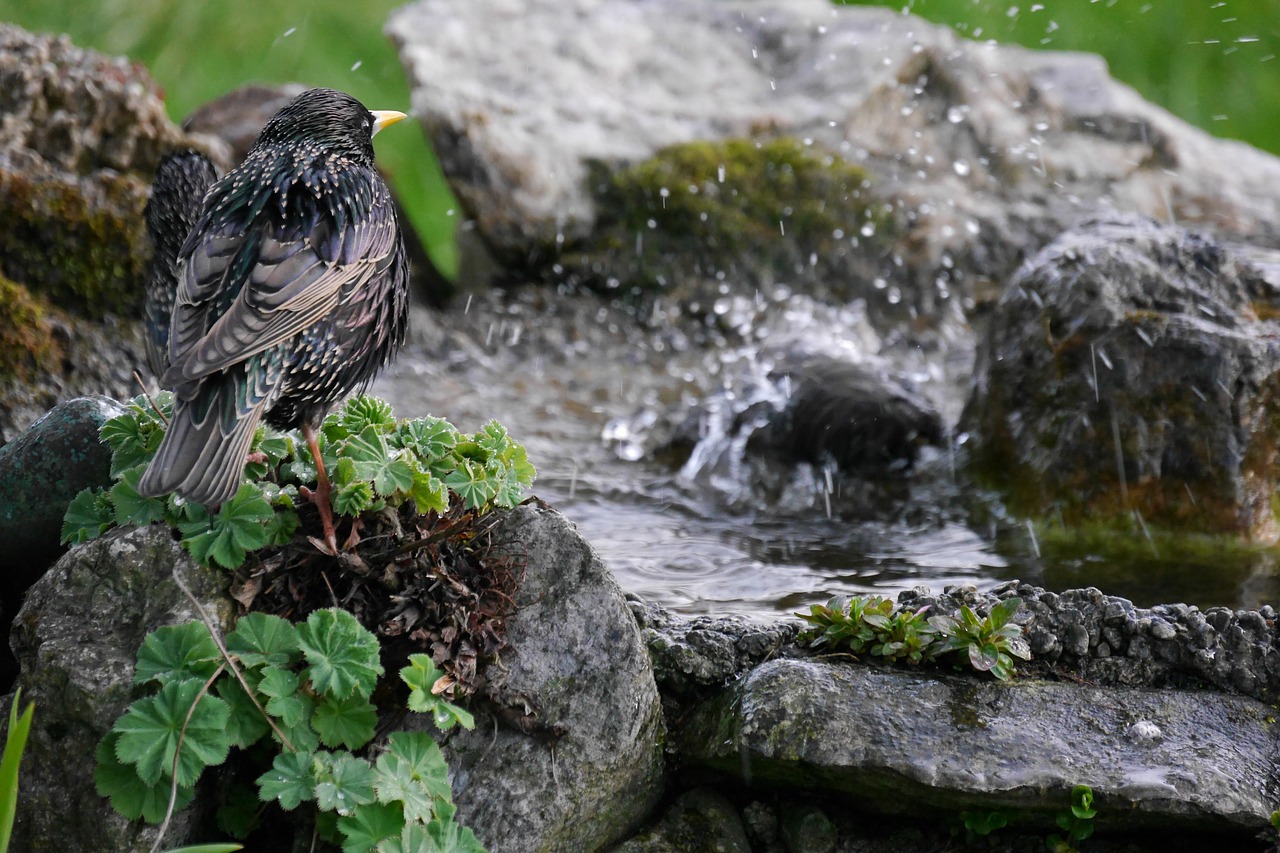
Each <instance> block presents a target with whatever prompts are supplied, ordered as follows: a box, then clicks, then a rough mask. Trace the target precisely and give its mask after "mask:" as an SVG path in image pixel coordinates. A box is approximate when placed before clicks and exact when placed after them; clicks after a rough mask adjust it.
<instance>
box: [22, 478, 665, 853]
mask: <svg viewBox="0 0 1280 853" xmlns="http://www.w3.org/2000/svg"><path fill="white" fill-rule="evenodd" d="M493 535H494V537H495V539H496V541H497V543H498V547H499V548H502V549H504V550H506V551H508V552H509V553H511V554H512V555H513V556H515V557H517V558H519V559H521V560H524V561H525V563H526V567H525V577H524V582H523V585H522V587H521V589H520V592H519V606H520V609H519V611H518V612H517V613H516V614H515V615H514V616H513V617H511V618H510V619H509V620H508V626H507V627H508V639H509V640H510V642H511V644H512V646H513V647H514V649H515V653H514V654H513V655H511V656H509V657H508V658H505V659H504V660H503V661H502V662H501V663H500V664H498V665H492V666H489V667H488V669H487V670H486V672H485V675H486V680H487V684H488V686H487V694H488V696H489V698H490V699H492V700H493V701H492V703H490V704H487V705H481V706H478V707H477V719H478V721H479V723H478V725H477V727H476V729H474V730H472V731H469V732H455V733H454V734H452V735H451V736H450V737H449V738H448V739H447V742H446V743H444V744H443V746H444V749H445V753H446V756H447V758H448V761H449V766H450V770H451V775H452V781H453V789H454V794H455V801H456V802H457V804H458V807H459V819H460V820H461V821H463V822H464V823H465V824H466V825H467V826H470V827H471V828H472V829H473V830H474V831H475V832H476V833H477V835H478V836H479V837H480V839H481V840H482V841H483V842H484V843H485V844H486V845H487V846H488V847H489V849H491V850H494V851H505V850H529V851H535V850H545V851H554V850H596V849H601V848H604V847H607V846H609V845H610V844H612V843H614V842H616V841H618V840H620V839H621V838H623V837H624V836H625V835H626V833H627V832H628V831H630V830H631V829H632V828H633V827H634V826H635V825H636V824H637V823H639V822H640V821H641V820H643V819H644V818H645V817H646V816H647V815H648V813H649V811H650V810H651V809H652V808H653V806H654V805H655V803H656V801H657V799H658V797H659V796H661V794H662V790H663V784H664V783H663V779H664V773H665V766H664V760H663V752H662V740H663V737H664V735H665V727H664V722H663V717H662V711H661V705H660V702H659V697H658V689H657V686H656V684H655V682H654V677H653V670H652V668H651V666H650V664H649V657H648V655H647V653H646V651H645V647H644V644H643V643H642V641H641V637H640V629H639V627H638V626H637V624H636V622H635V619H634V618H633V617H632V615H631V612H630V611H629V609H628V606H627V603H626V601H625V599H624V598H623V596H622V593H621V592H620V591H619V589H618V587H617V585H616V583H615V582H614V580H613V578H612V576H611V575H610V574H609V573H608V570H607V569H605V567H604V565H603V564H602V563H601V562H600V560H599V558H598V557H597V556H596V555H595V552H594V551H593V550H592V549H591V546H590V545H588V544H587V543H586V541H585V540H583V539H582V537H581V536H579V535H578V533H577V532H576V530H574V528H573V526H572V525H571V524H569V522H567V521H566V520H565V519H564V517H563V516H561V515H560V514H559V513H557V512H555V511H554V510H552V509H550V508H548V507H545V506H542V505H535V504H529V505H525V506H522V507H520V508H518V509H516V510H514V511H512V512H510V513H509V514H508V515H507V516H506V517H505V518H504V519H502V520H501V521H500V522H499V524H498V526H497V528H496V529H495V530H494V532H493ZM175 576H176V577H180V578H181V579H182V580H183V582H184V583H186V584H187V586H189V587H190V588H191V589H192V591H193V592H194V593H195V595H196V596H197V598H198V599H199V600H201V601H202V603H203V604H204V606H205V608H206V609H207V610H209V612H210V613H212V614H214V616H215V618H217V619H218V621H219V623H220V626H221V627H222V629H223V630H224V631H225V630H229V628H230V627H231V625H232V623H233V614H234V612H236V605H235V604H234V602H232V601H231V599H230V598H229V596H228V595H227V593H226V586H227V578H226V575H225V573H224V572H222V571H220V570H217V569H201V568H199V567H198V566H196V565H195V564H194V563H193V562H192V561H191V559H190V557H189V555H187V554H186V553H185V552H184V551H183V550H182V548H181V547H180V546H179V545H178V543H176V542H175V541H174V539H173V536H172V534H171V531H169V530H168V529H166V528H164V527H162V526H159V525H153V526H150V527H147V528H127V529H124V530H117V531H112V532H111V533H109V534H108V535H107V536H105V537H103V538H101V539H97V540H94V541H92V542H89V543H86V544H84V545H82V546H78V547H76V548H74V549H72V550H71V551H70V552H68V554H67V555H66V556H65V557H63V559H62V560H60V561H59V562H58V564H57V565H56V566H55V567H54V568H53V569H52V570H51V571H49V572H48V573H47V574H46V575H45V576H44V577H43V578H42V579H41V580H40V581H39V582H38V583H36V584H35V586H33V587H32V588H31V591H30V592H29V594H28V596H27V601H26V604H25V605H24V606H23V609H22V611H21V612H20V614H19V616H18V619H17V622H16V624H15V626H14V631H13V638H12V645H13V649H14V652H15V654H16V656H17V658H18V663H19V665H20V667H21V675H20V677H19V680H18V686H19V687H21V688H22V690H23V698H24V702H25V700H27V699H30V700H33V701H34V702H35V703H36V715H35V722H34V726H33V729H32V735H31V741H30V743H29V745H28V747H27V759H26V762H25V763H24V768H25V770H24V777H23V796H22V797H21V798H20V809H21V811H20V816H19V829H18V833H19V835H18V838H19V839H20V840H21V843H22V844H23V845H25V846H22V847H20V849H23V850H33V851H34V850H57V851H60V852H61V851H65V853H77V851H90V850H92V851H97V850H104V849H105V850H131V849H136V848H138V847H140V846H141V847H145V846H147V845H149V844H150V839H152V838H154V828H144V827H142V826H141V825H138V824H132V823H130V822H128V821H126V820H125V819H124V818H122V817H120V816H119V815H117V814H116V813H115V812H114V811H112V810H111V808H110V806H109V804H108V803H107V801H106V800H103V799H102V798H100V797H98V795H97V793H96V791H95V789H94V782H93V769H94V764H95V762H94V750H95V749H96V747H97V744H98V742H99V740H101V738H102V736H103V735H104V734H105V733H106V732H107V731H108V730H109V729H110V728H111V726H112V724H113V723H114V722H115V720H116V718H117V717H119V715H120V714H121V713H122V712H123V710H124V708H125V707H126V706H127V705H128V704H129V702H130V700H131V699H132V698H133V696H132V688H133V668H134V659H135V656H136V654H137V650H138V647H139V646H140V645H141V643H142V640H143V638H144V637H145V636H146V634H147V633H149V632H150V631H152V630H154V629H155V628H157V627H160V626H161V625H168V624H175V623H179V622H185V621H189V620H191V619H193V618H197V614H196V612H195V609H194V607H193V606H192V605H191V603H190V602H189V601H188V599H187V598H186V597H185V596H184V595H183V594H182V593H181V591H180V589H179V587H178V585H177V584H176V582H175V580H174V577H175ZM513 722H514V723H515V725H513ZM415 723H416V724H418V725H419V726H422V727H427V728H429V727H430V725H431V723H430V721H429V720H427V719H420V718H418V717H417V715H413V717H412V718H411V719H410V720H409V721H407V723H406V725H404V726H403V727H404V728H412V727H413V725H414V724H415ZM525 723H530V725H526V726H525V727H524V728H525V730H520V729H519V728H518V726H519V725H521V724H525ZM432 731H434V730H433V729H432ZM207 793H208V792H207V791H206V792H204V794H202V795H201V796H198V797H197V799H196V801H195V803H194V804H193V805H192V806H191V807H190V809H189V812H188V813H183V814H182V815H181V816H180V819H179V820H178V822H177V823H176V824H175V825H174V826H173V827H172V828H171V829H170V832H169V835H168V836H166V843H168V844H177V843H178V842H181V841H183V840H185V839H187V833H188V831H198V832H201V833H207V832H208V831H209V830H208V827H209V826H210V825H211V824H210V823H209V822H208V812H209V803H210V801H209V800H208V799H207V798H206V797H205V794H207ZM68 802H74V803H77V804H78V811H77V820H76V821H72V822H68V821H66V820H65V819H64V813H65V804H66V803H68ZM192 814H198V815H201V818H200V819H199V820H196V818H194V817H192Z"/></svg>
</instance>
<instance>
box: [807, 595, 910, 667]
mask: <svg viewBox="0 0 1280 853" xmlns="http://www.w3.org/2000/svg"><path fill="white" fill-rule="evenodd" d="M796 615H797V616H799V617H800V618H801V619H803V620H805V621H806V622H808V623H809V624H810V625H811V626H812V627H811V628H808V629H806V630H805V632H804V633H803V634H802V635H801V639H802V640H806V641H808V642H809V643H810V644H811V645H812V646H813V647H814V648H822V647H824V646H825V647H829V648H831V649H837V650H843V651H849V652H852V653H853V654H855V655H860V654H870V653H871V651H872V648H873V647H874V646H876V645H879V646H881V647H882V648H881V651H882V652H883V651H885V650H886V649H885V648H884V646H885V644H886V641H887V639H888V633H889V624H890V620H891V619H892V617H893V615H894V604H893V601H892V600H890V599H888V598H885V597H883V596H879V595H869V596H860V595H855V596H851V597H846V596H837V597H835V598H833V599H831V600H830V601H828V602H827V603H826V604H815V605H813V606H812V607H810V608H809V612H808V613H797V614H796ZM925 627H928V626H927V625H926V626H925ZM881 656H882V657H886V658H890V657H891V656H890V655H885V654H882V655H881Z"/></svg>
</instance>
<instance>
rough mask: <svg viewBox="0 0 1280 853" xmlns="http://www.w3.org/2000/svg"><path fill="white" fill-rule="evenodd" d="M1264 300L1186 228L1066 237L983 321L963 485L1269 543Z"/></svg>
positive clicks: (1021, 506) (1270, 363) (1272, 535)
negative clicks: (973, 480) (970, 480)
mask: <svg viewBox="0 0 1280 853" xmlns="http://www.w3.org/2000/svg"><path fill="white" fill-rule="evenodd" d="M1277 298H1278V297H1277V292H1276V290H1275V289H1274V288H1273V287H1272V286H1270V285H1269V284H1268V283H1267V281H1266V280H1265V278H1264V276H1263V275H1262V273H1261V272H1260V271H1259V270H1258V269H1256V268H1255V267H1253V266H1252V265H1251V264H1250V263H1248V262H1247V261H1244V260H1242V259H1238V258H1237V257H1236V255H1235V254H1234V253H1233V252H1232V251H1231V250H1230V249H1228V248H1226V247H1224V246H1223V245H1222V244H1220V243H1218V242H1216V241H1214V240H1213V239H1210V238H1208V237H1205V236H1202V235H1199V234H1196V233H1194V232H1189V231H1185V230H1183V229H1181V228H1176V227H1168V226H1160V225H1157V224H1155V223H1153V222H1149V221H1146V220H1136V219H1124V218H1122V219H1107V220H1099V221H1092V222H1089V223H1086V224H1084V225H1082V226H1081V227H1080V228H1079V229H1076V230H1073V231H1070V232H1068V233H1066V234H1063V235H1062V236H1061V237H1059V238H1058V239H1057V240H1055V241H1054V242H1053V243H1052V244H1051V245H1049V246H1048V247H1046V248H1045V249H1044V250H1043V251H1042V252H1040V253H1039V254H1038V255H1036V256H1035V257H1034V258H1032V259H1031V260H1029V261H1028V262H1027V263H1026V264H1025V265H1024V266H1023V267H1022V268H1021V269H1020V270H1019V271H1018V274H1017V275H1015V276H1014V277H1013V279H1012V280H1011V281H1010V283H1009V286H1008V288H1007V289H1006V291H1005V294H1004V296H1002V297H1001V299H1000V301H999V303H998V304H997V305H996V307H995V309H994V312H993V316H992V317H991V320H990V325H989V331H988V334H987V336H986V339H985V340H984V341H982V343H981V345H980V349H979V355H978V360H977V366H976V368H975V374H976V375H975V379H974V389H973V393H972V395H971V397H970V400H969V403H968V406H967V407H966V411H965V415H964V417H963V418H962V420H961V429H962V430H964V431H968V432H969V433H970V445H971V447H972V450H971V453H972V456H971V460H972V467H971V469H970V470H971V471H972V472H973V473H974V475H975V476H977V477H978V478H979V479H980V480H981V481H983V482H985V483H990V484H993V485H995V486H997V487H998V488H1000V489H1001V490H1002V491H1003V492H1004V493H1005V494H1007V495H1008V501H1009V504H1010V508H1011V509H1012V511H1013V512H1014V513H1016V514H1018V515H1022V516H1031V517H1040V518H1043V517H1052V518H1054V519H1055V520H1056V519H1059V518H1061V519H1062V521H1064V522H1065V523H1066V524H1068V525H1074V524H1078V523H1081V522H1085V521H1089V522H1101V523H1103V524H1108V523H1112V524H1114V523H1116V522H1117V521H1119V522H1121V523H1123V524H1125V525H1127V524H1128V523H1129V520H1130V519H1131V518H1132V517H1133V516H1132V515H1131V514H1136V516H1137V517H1140V518H1141V519H1142V521H1143V522H1144V523H1145V524H1146V525H1150V526H1153V527H1164V528H1169V529H1173V530H1177V531H1180V532H1189V533H1227V534H1239V535H1242V536H1245V537H1249V538H1251V539H1254V540H1257V541H1260V542H1264V543H1269V542H1275V541H1276V540H1277V538H1278V537H1280V523H1278V522H1277V518H1276V512H1275V509H1274V507H1273V506H1272V502H1271V498H1270V495H1271V494H1272V493H1273V492H1274V491H1275V490H1276V488H1277V486H1280V455H1278V453H1277V446H1278V445H1280V422H1277V420H1276V416H1275V413H1276V411H1278V410H1280V397H1278V396H1277V395H1278V393H1280V346H1278V345H1277V343H1276V336H1277V333H1280V324H1278V323H1277V322H1275V320H1274V317H1275V314H1276V309H1275V308H1274V307H1273V306H1275V305H1280V302H1278V301H1277ZM1188 495H1190V497H1188Z"/></svg>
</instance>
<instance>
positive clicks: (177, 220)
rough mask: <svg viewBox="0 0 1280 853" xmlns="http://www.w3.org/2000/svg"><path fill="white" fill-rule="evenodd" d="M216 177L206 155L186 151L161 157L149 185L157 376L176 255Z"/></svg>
mask: <svg viewBox="0 0 1280 853" xmlns="http://www.w3.org/2000/svg"><path fill="white" fill-rule="evenodd" d="M217 179H218V173H217V171H216V170H215V169H214V168H213V164H212V163H210V162H209V158H208V157H205V156H204V155H203V154H201V153H200V152H199V151H192V150H190V149H186V150H182V151H175V152H173V153H171V154H166V155H165V156H164V157H163V158H161V160H160V165H159V167H157V169H156V179H155V181H154V182H153V183H152V185H151V198H150V200H148V201H147V209H146V212H145V218H146V221H147V236H148V237H149V238H150V239H151V249H152V257H151V271H150V273H149V275H148V276H147V292H146V300H145V302H144V304H143V316H144V318H145V320H146V325H147V340H146V344H147V363H148V364H149V365H150V366H151V371H152V373H154V374H155V375H156V376H161V375H163V374H164V371H165V368H167V367H168V366H169V318H170V316H171V315H172V314H173V299H174V294H175V292H176V291H177V289H178V252H179V251H180V250H181V249H182V244H183V243H184V242H186V239H187V235H188V234H190V233H191V229H192V227H193V226H194V225H195V224H196V220H197V219H199V218H200V210H201V206H202V202H203V201H204V194H205V192H207V191H208V189H209V187H210V186H211V185H212V184H213V182H214V181H216V180H217Z"/></svg>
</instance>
